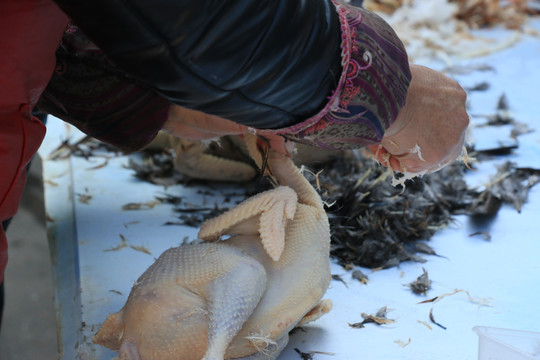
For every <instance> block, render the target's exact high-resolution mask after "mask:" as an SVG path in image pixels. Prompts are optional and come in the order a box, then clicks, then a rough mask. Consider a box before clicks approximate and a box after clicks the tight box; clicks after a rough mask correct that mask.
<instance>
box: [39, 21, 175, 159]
mask: <svg viewBox="0 0 540 360" xmlns="http://www.w3.org/2000/svg"><path fill="white" fill-rule="evenodd" d="M56 59H57V61H56V69H55V72H54V74H53V77H52V79H51V81H50V82H49V84H48V86H47V88H46V89H45V91H44V92H43V94H42V96H41V98H40V100H39V102H38V104H37V107H38V109H39V110H41V111H45V112H47V113H49V114H51V115H54V116H56V117H58V118H60V119H62V120H64V121H66V122H68V123H70V124H72V125H74V126H76V127H77V128H79V129H80V130H81V131H82V132H84V133H85V134H87V135H90V136H92V137H94V138H96V139H99V140H102V141H104V142H107V143H109V144H112V145H115V146H117V147H119V148H120V149H122V150H124V151H135V150H138V149H140V148H142V147H144V146H145V145H147V144H148V143H149V142H150V141H152V139H153V138H154V137H155V136H156V134H157V132H158V131H159V130H160V129H161V128H162V126H163V124H164V123H165V121H166V120H167V118H168V112H169V106H170V103H169V101H167V100H166V99H164V98H163V97H162V96H159V95H158V94H157V93H155V92H154V91H153V90H152V89H150V88H148V87H146V86H144V85H141V84H140V83H138V82H137V81H135V80H134V79H132V78H129V77H128V76H126V75H125V74H124V73H122V72H121V71H120V70H119V69H118V68H117V67H116V66H114V65H113V64H112V63H111V62H110V61H109V60H108V59H107V58H106V57H105V56H104V55H103V53H102V51H101V50H100V49H98V48H97V47H96V46H95V45H94V44H93V43H92V42H91V41H90V40H89V39H88V38H87V37H86V36H85V35H84V34H83V33H82V32H81V31H80V30H79V29H78V28H77V27H76V26H73V25H71V26H69V27H68V29H67V30H66V32H65V33H64V36H63V38H62V43H61V45H60V47H59V48H58V49H57V51H56Z"/></svg>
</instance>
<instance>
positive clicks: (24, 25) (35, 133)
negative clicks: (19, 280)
mask: <svg viewBox="0 0 540 360" xmlns="http://www.w3.org/2000/svg"><path fill="white" fill-rule="evenodd" d="M67 21H68V19H67V17H66V16H65V15H64V14H63V13H62V12H61V11H60V9H58V7H57V6H56V5H55V4H54V2H53V1H52V0H7V1H0V223H1V222H2V221H4V220H5V219H9V218H11V217H12V216H13V215H15V213H16V212H17V208H18V205H19V201H20V198H21V195H22V192H23V188H24V184H25V182H26V166H27V164H28V162H29V161H30V159H31V158H32V156H33V155H34V154H35V153H36V151H37V150H38V148H39V146H40V144H41V142H42V140H43V136H44V135H45V127H44V126H43V124H42V123H41V122H40V121H39V120H38V119H36V118H34V117H32V115H31V111H32V108H33V107H34V105H35V104H36V102H37V100H38V99H39V96H40V95H41V93H42V92H43V90H44V89H45V87H46V86H47V83H48V82H49V79H50V78H51V75H52V72H53V71H54V66H55V62H56V61H55V55H54V54H55V51H56V48H57V47H58V44H59V43H60V39H61V38H62V33H63V31H64V29H65V27H66V25H67ZM6 264H7V240H6V235H5V233H4V230H3V229H2V228H1V226H0V282H2V281H3V279H4V269H5V267H6Z"/></svg>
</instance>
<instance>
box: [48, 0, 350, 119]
mask: <svg viewBox="0 0 540 360" xmlns="http://www.w3.org/2000/svg"><path fill="white" fill-rule="evenodd" d="M55 1H56V3H57V4H58V5H59V6H60V7H61V8H62V10H63V11H65V12H66V13H67V14H68V15H69V16H70V17H71V18H72V19H73V20H74V22H75V23H76V24H77V25H78V26H79V27H80V28H81V29H82V30H83V31H84V32H85V33H86V34H87V35H88V37H89V38H90V39H92V41H93V42H95V43H96V44H97V45H98V46H99V47H100V49H101V50H102V51H103V52H104V53H105V54H106V55H107V57H108V58H109V59H111V60H112V61H113V62H114V63H115V64H116V65H117V66H118V67H120V68H122V69H123V70H124V71H125V72H126V73H127V74H129V76H132V77H134V78H136V79H137V80H138V81H140V82H142V83H144V84H146V85H148V86H149V87H151V88H153V89H155V90H156V91H157V92H158V93H159V94H160V95H162V96H163V97H165V98H166V99H168V100H170V101H172V102H174V103H176V104H178V105H181V106H185V107H188V108H191V109H197V110H201V111H204V112H206V113H210V114H214V115H218V116H221V117H224V118H228V119H231V120H233V121H236V122H238V123H241V124H245V125H249V126H253V127H255V128H266V129H273V128H280V127H285V126H289V125H292V124H295V123H298V122H300V121H302V120H304V119H306V118H308V117H309V116H312V115H314V114H315V113H317V112H318V111H319V110H320V109H321V108H322V107H323V106H324V105H325V103H326V102H327V101H328V100H327V99H328V97H329V95H330V94H331V92H332V90H333V89H335V87H336V84H337V83H338V80H339V75H340V73H341V64H340V63H341V58H340V52H341V50H340V42H341V35H340V24H339V19H338V15H337V14H336V11H335V7H334V5H333V4H332V2H331V1H330V0H258V1H253V0H55Z"/></svg>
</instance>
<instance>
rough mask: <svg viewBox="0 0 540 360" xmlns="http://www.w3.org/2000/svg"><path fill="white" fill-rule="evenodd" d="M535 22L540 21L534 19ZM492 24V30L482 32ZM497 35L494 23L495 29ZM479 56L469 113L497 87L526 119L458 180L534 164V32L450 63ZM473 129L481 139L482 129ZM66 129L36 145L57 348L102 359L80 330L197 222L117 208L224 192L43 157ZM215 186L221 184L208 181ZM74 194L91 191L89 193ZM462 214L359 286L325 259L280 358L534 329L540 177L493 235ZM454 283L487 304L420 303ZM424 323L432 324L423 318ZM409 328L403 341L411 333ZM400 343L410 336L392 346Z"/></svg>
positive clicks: (438, 350)
mask: <svg viewBox="0 0 540 360" xmlns="http://www.w3.org/2000/svg"><path fill="white" fill-rule="evenodd" d="M533 25H534V26H535V27H536V28H537V29H540V23H539V22H535V23H533ZM491 33H492V34H493V33H496V31H495V32H494V31H491ZM502 33H503V34H504V32H502ZM484 63H485V64H489V65H491V66H493V67H494V68H495V69H496V72H473V73H471V74H468V75H462V76H460V77H458V80H459V81H460V83H461V84H462V85H464V86H472V85H474V84H476V83H478V82H480V81H488V82H489V83H490V85H491V87H490V90H489V91H486V92H474V93H472V94H471V95H470V102H471V106H472V107H471V111H470V112H471V113H472V114H478V113H493V112H494V108H495V106H496V102H497V100H498V97H499V95H500V94H502V93H503V92H504V93H506V95H507V97H508V100H509V104H510V107H511V111H512V113H513V114H514V116H515V118H516V120H518V121H520V122H525V123H527V124H529V125H530V126H531V127H533V128H536V129H537V130H538V131H535V132H533V133H531V134H527V135H522V136H520V137H519V148H518V149H517V150H516V151H515V152H514V154H512V155H509V156H504V157H499V158H497V159H496V160H495V161H491V162H484V163H481V164H478V168H479V170H478V171H477V172H476V173H475V174H474V176H470V177H469V178H468V181H470V182H471V183H472V184H475V185H478V186H481V185H482V184H483V183H485V182H487V180H488V179H489V176H490V175H493V174H494V173H495V171H496V169H495V166H494V164H495V163H497V162H503V161H506V160H512V161H515V162H517V163H518V165H519V166H529V167H535V168H540V126H539V125H540V119H539V116H540V70H539V69H540V39H538V38H534V37H530V36H524V39H523V40H522V41H521V42H519V43H518V44H516V46H514V47H512V48H509V49H506V50H503V51H501V52H498V53H495V54H491V55H489V56H486V57H483V58H476V59H469V60H456V64H465V65H467V64H484ZM473 120H474V119H473ZM473 134H475V136H477V137H478V140H479V141H481V140H482V139H481V137H482V135H481V132H476V131H474V132H473ZM67 136H69V137H71V138H72V139H77V138H79V137H80V136H81V135H80V133H79V132H78V131H76V130H74V129H73V128H70V127H67V126H66V125H65V124H64V123H62V122H60V121H59V120H58V119H55V118H49V123H48V132H47V136H46V139H45V142H44V144H43V146H42V148H41V149H40V155H41V157H42V158H43V159H44V180H45V199H46V211H47V215H48V218H49V222H48V232H49V238H50V242H51V249H52V254H53V267H54V269H53V270H54V276H55V286H56V291H57V313H58V329H59V342H60V347H61V353H60V358H61V359H66V360H68V359H69V360H72V359H96V360H105V359H110V358H112V357H114V356H115V353H114V352H112V351H109V350H107V349H105V348H103V347H100V346H96V345H94V344H92V343H91V341H90V338H91V337H92V335H93V334H94V333H95V331H96V330H97V328H98V326H99V325H100V324H101V323H102V322H103V321H104V319H105V317H106V316H107V314H109V313H111V312H116V311H118V310H119V309H120V308H121V307H122V305H123V304H124V302H125V300H126V298H127V296H128V294H129V290H130V288H131V286H132V284H133V282H134V281H135V280H136V279H137V277H138V276H139V275H140V274H141V273H142V272H143V271H144V270H145V269H146V268H147V267H148V266H149V265H150V264H151V263H152V262H153V261H154V259H155V258H156V257H157V256H159V254H161V252H163V251H164V250H166V249H167V248H169V247H171V246H177V245H179V244H180V243H181V242H182V241H183V239H184V238H185V237H187V238H189V239H194V238H195V237H196V233H197V229H195V228H190V227H185V226H163V224H164V223H165V222H166V221H176V220H177V218H176V216H177V214H175V213H173V211H172V206H171V205H165V204H158V205H156V206H155V207H154V208H152V209H144V210H133V211H125V210H122V206H123V205H125V204H127V203H145V202H153V201H154V200H155V197H156V196H160V195H162V194H163V193H165V192H166V193H167V194H171V195H176V196H180V195H182V196H186V197H187V198H189V199H191V201H193V202H196V203H200V204H203V203H205V204H210V205H211V206H213V204H214V202H216V201H217V202H219V201H222V198H220V197H219V196H216V197H212V196H209V195H200V194H196V191H195V190H196V188H195V189H194V188H184V187H182V186H172V187H169V188H167V189H164V188H163V187H161V186H157V185H152V184H149V183H145V182H142V181H139V180H137V179H136V178H135V177H134V176H133V171H132V170H129V169H126V168H124V165H126V164H127V163H128V158H127V157H126V156H118V157H115V158H112V159H110V160H109V161H108V164H107V165H106V166H104V167H101V168H97V169H95V168H94V169H92V167H95V166H96V165H99V164H102V163H103V162H104V159H103V158H100V157H93V158H90V159H88V160H85V159H84V158H80V157H73V156H72V157H69V158H67V159H63V160H54V161H53V160H50V159H48V158H49V155H50V153H51V151H52V150H53V149H54V148H56V147H57V146H58V145H59V142H60V141H61V140H63V139H65V138H66V137H67ZM223 191H225V189H222V188H220V187H217V190H216V189H214V190H213V192H215V193H218V194H219V193H221V192H223ZM80 194H87V195H91V196H92V198H91V199H90V200H89V201H88V203H87V204H86V203H83V202H81V201H79V197H80ZM477 230H478V229H477V228H474V227H473V225H472V223H471V222H470V221H469V219H468V218H467V217H465V216H458V217H456V221H455V223H454V224H453V225H451V226H450V227H449V228H447V229H444V230H441V231H438V232H437V233H436V234H435V236H434V237H433V238H432V239H431V241H430V245H431V246H432V247H433V248H434V249H435V250H436V252H437V253H438V254H440V255H442V256H444V257H436V256H426V257H425V258H426V259H427V260H428V261H427V262H426V263H424V264H419V263H412V262H409V263H403V264H401V265H400V266H399V268H392V269H387V270H382V271H376V272H371V271H370V270H367V269H363V271H364V272H365V273H367V274H368V275H369V282H368V284H367V285H364V284H361V283H359V282H358V281H356V280H353V279H351V274H350V272H348V271H345V270H344V269H342V268H341V267H340V266H338V265H336V264H333V265H332V273H333V274H339V275H341V276H342V277H343V279H344V280H345V282H346V283H347V287H346V286H345V285H344V284H343V283H341V282H338V281H333V282H332V283H331V286H330V289H329V290H328V292H327V294H326V296H325V297H326V298H330V299H332V301H333V303H334V308H333V310H332V311H331V312H330V313H329V314H327V315H326V316H324V317H323V318H321V319H320V320H318V321H317V322H315V323H313V324H310V325H308V326H307V327H306V328H305V332H302V331H299V332H296V333H295V334H294V335H293V336H292V337H291V341H290V343H289V346H288V347H287V349H286V350H285V351H284V352H283V353H282V355H281V357H280V359H283V360H292V359H300V355H299V354H297V353H296V352H295V351H294V348H299V349H300V350H302V351H304V352H310V351H321V352H328V353H332V354H334V355H328V354H315V355H314V359H330V360H331V359H339V360H349V359H351V360H352V359H355V360H357V359H370V360H378V359H381V360H382V359H384V360H387V359H439V360H443V359H453V360H456V359H459V360H472V359H475V358H476V357H477V342H478V338H477V336H476V334H474V333H473V332H472V330H471V329H472V327H473V326H476V325H485V326H495V327H502V328H512V329H520V330H530V331H540V314H539V313H538V310H539V309H540V186H537V187H535V188H533V189H532V191H531V193H530V196H529V202H528V203H526V204H525V205H524V206H523V210H522V212H521V213H517V211H516V210H514V209H513V208H511V207H509V206H503V208H502V209H501V210H500V212H499V214H498V215H497V218H496V219H495V221H493V222H492V223H491V224H490V226H489V229H482V230H489V232H490V234H491V237H492V238H491V241H485V240H483V239H481V238H480V237H477V236H474V237H470V236H469V235H470V234H471V233H473V232H475V231H477ZM120 234H121V235H122V236H123V237H124V238H125V239H126V241H127V243H128V245H132V246H144V247H145V248H147V249H148V250H149V251H150V252H151V255H149V254H146V253H143V252H141V251H137V250H134V249H133V248H131V247H126V248H123V249H121V250H118V251H105V250H107V249H111V248H114V247H115V246H117V245H119V244H120V243H121V237H120ZM423 267H424V268H425V269H426V270H427V271H428V272H429V276H430V278H431V279H432V280H433V284H432V288H431V290H430V291H429V292H428V294H427V296H418V295H414V294H412V292H411V291H410V290H409V289H408V287H407V286H406V284H408V283H409V282H411V281H413V280H415V279H416V277H417V276H419V275H420V274H421V273H422V268H423ZM455 289H460V290H466V291H468V293H469V294H470V296H472V297H473V298H477V300H478V299H480V300H481V301H488V302H489V306H485V305H481V303H480V304H479V303H477V302H474V301H471V299H469V297H468V296H467V295H466V294H465V293H457V294H455V295H453V296H448V297H445V298H443V299H442V300H440V301H439V302H437V303H435V304H419V302H420V301H423V300H426V299H428V298H432V297H435V296H438V295H442V294H444V293H449V292H452V291H454V290H455ZM383 306H387V307H388V309H390V311H389V313H388V317H389V318H391V319H395V323H393V324H388V325H383V326H377V325H374V324H367V325H366V326H365V328H363V329H353V328H351V327H349V325H348V323H354V322H360V321H361V320H362V317H361V315H360V314H361V313H362V312H365V313H368V314H373V313H375V312H376V311H377V310H378V309H379V308H381V307H383ZM432 307H433V315H434V317H435V319H436V320H437V321H438V322H439V323H441V324H443V325H444V326H446V327H447V329H446V330H443V329H441V328H439V327H437V326H436V325H434V324H433V323H431V322H430V320H429V312H430V309H431V308H432ZM426 324H429V326H430V327H431V328H429V327H428V326H426ZM409 339H410V342H409ZM398 342H402V343H408V345H406V346H404V347H403V346H401V345H400V344H398Z"/></svg>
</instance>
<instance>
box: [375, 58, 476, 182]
mask: <svg viewBox="0 0 540 360" xmlns="http://www.w3.org/2000/svg"><path fill="white" fill-rule="evenodd" d="M411 73H412V80H411V83H410V85H409V91H408V93H407V99H406V101H405V106H403V108H402V109H401V111H400V112H399V114H398V116H397V118H396V121H395V122H394V123H393V124H392V125H391V126H390V127H389V128H388V129H387V130H386V132H385V134H384V137H383V139H382V141H381V143H380V144H379V145H372V146H370V147H369V150H370V151H371V152H372V153H373V154H374V155H375V157H376V158H377V160H378V161H379V162H380V163H382V164H383V165H385V166H387V167H389V168H391V169H392V170H396V171H400V172H409V173H429V172H434V171H437V170H439V169H440V168H442V167H444V166H445V165H448V164H449V163H451V162H452V161H454V160H455V159H456V158H457V157H458V156H459V154H460V152H461V149H462V147H463V143H464V141H465V132H466V130H467V126H468V124H469V116H468V114H467V111H466V110H465V100H466V98H467V95H466V93H465V91H464V90H463V89H462V88H461V86H459V84H458V83H457V82H455V81H454V80H452V79H450V78H448V77H446V76H445V75H443V74H441V73H439V72H437V71H434V70H431V69H429V68H427V67H424V66H420V65H411Z"/></svg>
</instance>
